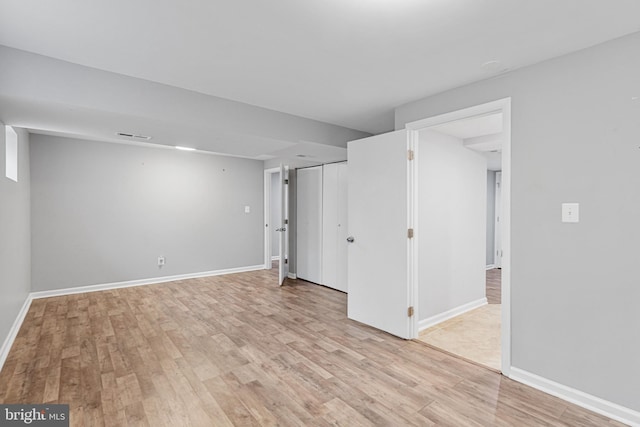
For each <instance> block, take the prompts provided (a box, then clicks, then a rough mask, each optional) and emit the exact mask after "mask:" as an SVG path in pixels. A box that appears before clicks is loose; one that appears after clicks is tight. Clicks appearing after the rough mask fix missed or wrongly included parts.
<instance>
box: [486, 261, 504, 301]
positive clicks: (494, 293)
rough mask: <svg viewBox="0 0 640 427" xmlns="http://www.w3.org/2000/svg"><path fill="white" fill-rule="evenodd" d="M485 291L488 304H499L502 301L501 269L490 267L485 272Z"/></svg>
mask: <svg viewBox="0 0 640 427" xmlns="http://www.w3.org/2000/svg"><path fill="white" fill-rule="evenodd" d="M485 286H486V292H487V302H488V303H489V304H500V302H501V301H502V269H500V268H492V269H491V270H487V273H486V285H485Z"/></svg>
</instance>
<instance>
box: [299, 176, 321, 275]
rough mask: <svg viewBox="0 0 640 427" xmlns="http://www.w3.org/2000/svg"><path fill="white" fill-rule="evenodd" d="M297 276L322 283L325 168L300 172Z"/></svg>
mask: <svg viewBox="0 0 640 427" xmlns="http://www.w3.org/2000/svg"><path fill="white" fill-rule="evenodd" d="M296 184H297V192H296V193H297V206H296V207H297V211H296V212H297V237H296V243H297V250H296V254H297V259H296V275H297V276H298V278H300V279H304V280H308V281H309V282H314V283H320V284H321V283H322V166H316V167H312V168H305V169H298V171H297V178H296Z"/></svg>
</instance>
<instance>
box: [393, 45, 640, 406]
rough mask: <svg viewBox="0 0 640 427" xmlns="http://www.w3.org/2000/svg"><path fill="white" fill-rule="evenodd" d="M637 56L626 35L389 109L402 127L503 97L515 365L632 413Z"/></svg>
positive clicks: (639, 204) (637, 368)
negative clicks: (508, 131)
mask: <svg viewBox="0 0 640 427" xmlns="http://www.w3.org/2000/svg"><path fill="white" fill-rule="evenodd" d="M639 51H640V33H635V34H633V35H630V36H627V37H623V38H620V39H617V40H614V41H611V42H608V43H605V44H602V45H599V46H596V47H593V48H590V49H587V50H583V51H580V52H577V53H574V54H571V55H567V56H564V57H560V58H557V59H554V60H551V61H547V62H544V63H541V64H538V65H535V66H531V67H527V68H523V69H521V70H518V71H515V72H512V73H508V74H505V75H503V76H501V77H498V78H494V79H491V80H486V81H483V82H480V83H476V84H472V85H469V86H465V87H462V88H458V89H455V90H451V91H447V92H444V93H442V94H439V95H435V96H432V97H429V98H426V99H423V100H420V101H417V102H414V103H411V104H407V105H404V106H401V107H399V108H397V109H396V128H403V127H404V124H405V123H407V122H411V121H414V120H417V119H422V118H425V117H430V116H433V115H437V114H441V113H444V112H448V111H454V110H458V109H461V108H465V107H469V106H472V105H477V104H481V103H484V102H488V101H493V100H496V99H500V98H504V97H509V96H510V97H511V98H512V171H513V172H512V190H511V209H512V210H511V212H512V213H511V215H512V228H511V254H512V261H511V262H512V264H511V266H512V276H511V292H512V305H511V307H512V329H511V334H512V364H513V366H514V367H517V368H521V369H524V370H526V371H529V372H532V373H534V374H537V375H540V376H542V377H545V378H548V379H550V380H553V381H556V382H558V383H561V384H564V385H567V386H569V387H573V388H575V389H578V390H581V391H584V392H586V393H589V394H591V395H594V396H597V397H600V398H603V399H606V400H609V401H611V402H614V403H617V404H620V405H623V406H626V407H628V408H631V409H633V410H636V411H639V410H640V399H638V378H640V363H638V361H639V360H640V340H638V339H637V337H638V325H640V310H638V301H640V286H639V285H638V278H639V277H640V263H639V262H638V260H639V259H640V258H639V253H640V249H639V242H640V222H638V218H640V197H638V194H639V193H638V189H639V188H640V172H639V171H640V169H639V165H640V150H639V149H638V145H639V141H640V101H638V100H633V99H632V97H640V80H639V78H638V76H640V55H638V52H639ZM562 202H579V203H580V223H578V224H565V223H562V222H561V221H560V213H561V210H560V205H561V203H562Z"/></svg>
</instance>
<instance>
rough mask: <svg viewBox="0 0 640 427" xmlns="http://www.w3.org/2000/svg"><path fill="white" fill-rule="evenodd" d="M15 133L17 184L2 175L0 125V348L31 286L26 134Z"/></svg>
mask: <svg viewBox="0 0 640 427" xmlns="http://www.w3.org/2000/svg"><path fill="white" fill-rule="evenodd" d="M15 130H16V132H17V133H18V182H17V183H16V182H14V181H12V180H10V179H8V178H6V175H5V172H6V171H5V164H6V159H5V153H6V151H5V150H6V147H5V128H4V125H2V126H0V345H1V344H2V343H4V341H5V339H6V338H7V336H8V334H9V330H10V329H11V326H12V325H13V322H14V321H15V319H16V316H17V315H18V312H19V311H20V308H21V307H22V305H23V304H24V302H25V300H26V298H27V295H28V294H29V291H30V286H31V259H30V257H31V230H30V220H29V215H30V214H29V211H30V207H29V205H30V196H29V192H30V184H29V182H30V171H29V134H28V133H27V132H26V131H24V130H22V129H15Z"/></svg>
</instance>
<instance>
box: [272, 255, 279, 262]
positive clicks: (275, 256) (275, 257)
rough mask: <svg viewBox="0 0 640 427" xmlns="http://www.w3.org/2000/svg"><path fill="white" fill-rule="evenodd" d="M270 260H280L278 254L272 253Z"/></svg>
mask: <svg viewBox="0 0 640 427" xmlns="http://www.w3.org/2000/svg"><path fill="white" fill-rule="evenodd" d="M271 261H280V255H272V256H271Z"/></svg>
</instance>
